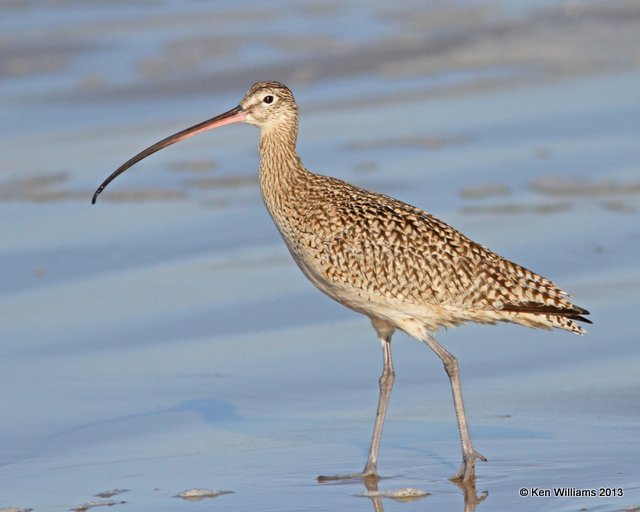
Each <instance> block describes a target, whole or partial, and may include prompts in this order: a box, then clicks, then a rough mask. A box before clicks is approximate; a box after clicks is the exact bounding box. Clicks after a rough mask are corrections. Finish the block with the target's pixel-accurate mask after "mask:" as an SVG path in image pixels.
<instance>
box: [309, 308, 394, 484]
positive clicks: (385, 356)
mask: <svg viewBox="0 0 640 512" xmlns="http://www.w3.org/2000/svg"><path fill="white" fill-rule="evenodd" d="M371 323H372V324H373V327H374V328H375V330H376V332H377V333H378V338H379V339H380V344H381V345H382V375H380V378H379V379H378V384H379V385H380V395H379V398H378V409H377V411H376V420H375V423H374V425H373V434H372V436H371V445H370V447H369V456H368V457H367V463H366V464H365V466H364V469H363V470H362V472H361V473H349V474H346V475H332V476H324V475H323V476H319V477H318V481H320V482H327V481H332V480H344V479H351V478H364V479H365V480H369V479H370V480H375V481H377V480H378V478H379V476H378V450H379V449H380V440H381V439H382V427H383V426H384V418H385V416H386V414H387V407H388V405H389V397H390V396H391V390H392V389H393V383H394V381H395V379H396V374H395V371H394V370H393V360H392V359H391V336H393V332H394V330H395V329H394V328H393V327H392V326H391V325H389V324H387V323H386V322H384V321H382V320H378V319H372V320H371Z"/></svg>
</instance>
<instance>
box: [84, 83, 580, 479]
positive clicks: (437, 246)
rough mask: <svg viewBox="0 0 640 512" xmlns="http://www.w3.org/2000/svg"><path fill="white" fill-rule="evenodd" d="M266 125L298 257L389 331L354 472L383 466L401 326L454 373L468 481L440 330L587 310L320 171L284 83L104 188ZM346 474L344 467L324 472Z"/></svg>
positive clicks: (277, 199)
mask: <svg viewBox="0 0 640 512" xmlns="http://www.w3.org/2000/svg"><path fill="white" fill-rule="evenodd" d="M241 121H242V122H246V123H249V124H253V125H256V126H258V127H259V128H260V190H261V192H262V196H263V199H264V202H265V205H266V206H267V209H268V211H269V213H270V214H271V217H272V218H273V221H274V222H275V224H276V226H277V227H278V230H279V231H280V233H281V235H282V238H283V239H284V241H285V243H286V245H287V247H288V248H289V251H290V252H291V254H292V256H293V258H294V259H295V261H296V262H297V263H298V265H299V266H300V268H301V270H302V271H303V272H304V274H305V275H306V276H307V277H308V278H309V280H310V281H311V282H312V283H313V284H314V285H316V286H317V287H318V288H319V289H320V290H322V291H323V292H324V293H326V294H327V295H329V296H330V297H332V298H333V299H335V300H337V301H338V302H340V303H342V304H344V305H345V306H347V307H349V308H351V309H353V310H355V311H358V312H360V313H363V314H365V315H367V316H368V317H369V318H370V319H371V322H372V325H373V327H374V329H375V330H376V332H377V333H378V336H379V338H380V341H381V344H382V348H383V363H384V369H383V373H382V376H381V377H380V401H379V404H378V413H377V416H376V423H375V425H374V433H373V438H372V441H371V448H370V451H369V458H368V460H367V464H366V466H365V468H364V471H363V472H361V473H357V474H351V475H346V476H348V477H353V476H366V477H370V476H377V455H378V448H379V444H380V437H381V434H382V425H383V422H384V416H385V413H386V408H387V403H388V399H389V395H390V393H391V388H392V385H393V381H394V375H395V374H394V371H393V364H392V360H391V336H392V335H393V333H394V331H395V330H396V329H401V330H403V331H405V332H407V333H408V334H410V335H412V336H414V337H416V338H418V339H419V340H422V341H424V342H425V343H426V344H427V345H428V346H429V347H430V348H431V349H432V350H433V351H434V352H435V353H436V354H437V355H438V357H440V359H441V360H442V361H443V363H444V366H445V370H446V372H447V374H448V375H449V378H450V380H451V387H452V392H453V398H454V405H455V410H456V416H457V420H458V427H459V430H460V438H461V443H462V452H463V462H462V465H461V466H460V469H459V470H458V472H457V473H456V474H455V475H454V478H459V479H462V480H464V481H470V480H472V479H473V477H474V474H475V462H476V459H478V458H480V459H482V460H486V459H485V458H484V457H483V456H482V455H480V454H479V453H478V452H477V451H476V450H475V449H474V448H473V445H472V443H471V439H470V436H469V433H468V428H467V423H466V417H465V413H464V407H463V403H462V391H461V387H460V379H459V370H458V363H457V360H456V359H455V357H454V356H453V355H451V354H450V353H449V352H447V351H446V350H445V349H444V348H443V347H442V346H441V345H440V344H439V343H438V342H437V341H436V340H435V338H434V334H435V332H436V331H437V330H438V329H439V328H441V327H448V326H455V325H458V324H461V323H464V322H479V323H489V324H493V323H496V322H512V323H517V324H521V325H525V326H528V327H542V328H548V329H550V328H554V327H555V328H559V329H564V330H567V331H570V332H573V333H576V334H582V333H583V332H584V330H583V329H582V327H580V326H579V325H578V324H577V323H576V321H583V322H589V320H587V319H586V318H584V316H583V315H586V314H588V311H586V310H584V309H582V308H580V307H578V306H576V305H574V304H573V303H572V302H571V301H570V300H569V295H568V294H566V293H565V292H563V291H562V290H561V289H560V288H558V287H557V286H556V285H555V284H554V283H553V282H551V281H549V280H548V279H546V278H544V277H542V276H540V275H538V274H535V273H534V272H531V271H530V270H528V269H526V268H524V267H521V266H520V265H517V264H516V263H513V262H511V261H509V260H507V259H505V258H503V257H501V256H498V255H497V254H495V253H493V252H492V251H490V250H489V249H487V248H486V247H483V246H482V245H479V244H477V243H475V242H473V241H472V240H470V239H469V238H467V237H466V236H464V235H463V234H461V233H460V232H459V231H457V230H455V229H454V228H452V227H450V226H448V225H447V224H445V223H444V222H442V221H440V220H439V219H437V218H436V217H434V216H432V215H430V214H428V213H426V212H424V211H423V210H421V209H419V208H416V207H414V206H411V205H409V204H406V203H403V202H401V201H398V200H396V199H393V198H391V197H389V196H386V195H383V194H378V193H374V192H369V191H367V190H363V189H361V188H358V187H355V186H353V185H350V184H349V183H346V182H344V181H342V180H339V179H336V178H331V177H327V176H322V175H319V174H314V173H312V172H310V171H308V170H307V169H305V168H304V166H303V165H302V163H301V160H300V158H299V156H298V153H297V151H296V139H297V126H298V119H297V106H296V103H295V100H294V98H293V95H292V94H291V91H290V90H289V89H288V88H287V87H285V86H284V85H282V84H280V83H278V82H259V83H257V84H255V85H254V86H253V87H252V88H251V89H250V90H249V92H248V93H247V95H246V96H245V97H244V99H243V100H242V101H241V102H240V105H239V106H238V107H236V108H235V109H232V110H230V111H229V112H226V113H224V114H221V115H220V116H217V117H215V118H213V119H210V120H209V121H205V122H203V123H200V124H198V125H196V126H194V127H192V128H188V129H186V130H183V131H181V132H178V133H177V134H175V135H172V136H171V137H168V138H166V139H164V140H162V141H160V142H158V143H157V144H154V145H153V146H151V147H149V148H147V149H146V150H144V151H143V152H141V153H139V154H138V155H136V156H135V157H133V158H132V159H131V160H129V161H128V162H127V163H125V164H124V165H123V166H121V167H120V168H119V169H118V170H116V171H115V172H114V173H113V174H112V175H111V176H110V177H109V178H108V179H107V180H106V181H105V182H104V183H103V184H102V185H101V187H100V188H99V189H98V190H97V191H96V195H95V196H94V202H95V199H96V197H97V195H98V194H99V193H100V192H101V191H102V190H103V189H104V187H105V186H106V185H107V184H108V183H109V182H110V181H111V180H113V179H114V178H115V177H117V176H118V175H119V174H121V173H122V172H124V171H125V170H126V169H127V168H129V167H130V166H131V165H133V164H134V163H136V162H138V161H139V160H141V159H142V158H145V157H146V156H148V155H150V154H152V153H154V152H155V151H158V150H159V149H162V148H163V147H166V146H168V145H170V144H173V143H174V142H177V141H179V140H182V139H184V138H186V137H188V136H190V135H193V134H195V133H199V132H202V131H205V130H208V129H211V128H215V127H217V126H221V125H224V124H230V123H233V122H241ZM321 478H323V479H326V478H341V477H321Z"/></svg>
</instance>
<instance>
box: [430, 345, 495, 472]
mask: <svg viewBox="0 0 640 512" xmlns="http://www.w3.org/2000/svg"><path fill="white" fill-rule="evenodd" d="M424 342H425V343H426V344H427V345H429V348H431V350H433V351H434V352H435V353H436V355H437V356H438V357H439V358H440V359H441V360H442V362H443V364H444V369H445V371H446V372H447V375H448V376H449V380H450V382H451V391H452V393H453V405H454V407H455V409H456V419H457V420H458V430H459V431H460V442H461V443H462V464H461V465H460V468H458V471H456V473H455V474H454V475H453V476H452V477H451V480H462V481H463V482H469V481H471V480H473V479H474V478H475V469H476V459H480V460H482V461H484V462H486V461H487V458H486V457H485V456H484V455H482V454H481V453H479V452H477V451H476V450H475V448H474V447H473V444H471V437H470V436H469V428H468V427H467V418H466V415H465V412H464V403H463V402H462V387H461V385H460V370H459V368H458V360H457V359H456V358H455V356H454V355H453V354H451V353H449V352H448V351H447V350H446V349H445V348H444V347H443V346H442V345H440V343H438V342H437V341H436V339H435V338H434V337H433V336H431V335H428V336H427V337H426V338H425V339H424Z"/></svg>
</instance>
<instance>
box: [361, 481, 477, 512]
mask: <svg viewBox="0 0 640 512" xmlns="http://www.w3.org/2000/svg"><path fill="white" fill-rule="evenodd" d="M361 480H362V483H363V484H364V486H365V488H366V492H365V493H362V496H364V497H366V498H368V499H369V500H370V501H371V503H372V504H373V510H374V512H384V502H383V498H390V499H393V500H395V501H402V502H410V501H411V502H413V501H418V500H421V499H423V498H425V497H427V496H430V495H431V493H424V494H412V493H403V492H387V491H380V490H379V489H378V482H379V480H380V479H379V478H378V477H375V476H367V477H364V478H362V479H361ZM452 483H453V484H454V485H455V486H456V487H458V488H459V489H460V490H461V491H462V496H463V498H464V512H475V510H476V507H477V506H478V505H479V504H480V503H482V502H483V501H484V500H485V499H486V498H487V496H488V495H489V492H488V491H483V492H482V494H481V495H478V491H477V489H476V482H475V478H474V479H472V480H470V481H468V482H463V481H462V480H458V481H456V480H452Z"/></svg>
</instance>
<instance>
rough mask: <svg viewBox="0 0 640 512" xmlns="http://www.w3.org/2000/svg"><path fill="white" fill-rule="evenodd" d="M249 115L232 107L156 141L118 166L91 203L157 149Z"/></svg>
mask: <svg viewBox="0 0 640 512" xmlns="http://www.w3.org/2000/svg"><path fill="white" fill-rule="evenodd" d="M246 117H247V112H246V111H245V110H243V109H242V107H241V106H240V105H238V106H237V107H235V108H232V109H231V110H229V111H228V112H225V113H224V114H220V115H219V116H216V117H213V118H211V119H208V120H206V121H203V122H202V123H198V124H196V125H194V126H192V127H190V128H186V129H184V130H182V131H179V132H178V133H174V134H173V135H170V136H169V137H167V138H166V139H162V140H161V141H160V142H156V143H155V144H154V145H153V146H149V147H148V148H147V149H145V150H144V151H141V152H140V153H138V154H137V155H136V156H134V157H133V158H131V159H129V160H127V161H126V162H125V163H123V164H122V165H121V166H120V167H118V168H117V169H116V170H115V171H113V173H111V175H110V176H109V177H108V178H107V179H106V180H104V181H103V182H102V185H100V186H99V187H98V189H97V190H96V192H95V194H93V199H92V200H91V204H95V203H96V200H97V199H98V195H100V193H101V192H102V191H103V190H104V189H105V188H106V187H107V185H109V183H111V182H112V181H113V180H115V179H116V178H117V177H118V176H120V175H121V174H122V173H123V172H124V171H126V170H127V169H128V168H129V167H131V166H133V165H135V164H137V163H138V162H139V161H140V160H142V159H144V158H147V157H148V156H149V155H153V154H154V153H155V152H156V151H160V150H161V149H163V148H166V147H167V146H171V144H175V143H176V142H180V141H181V140H184V139H187V138H189V137H191V136H193V135H197V134H198V133H202V132H206V131H207V130H213V129H214V128H218V127H220V126H224V125H226V124H232V123H240V122H242V121H244V120H245V119H246Z"/></svg>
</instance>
